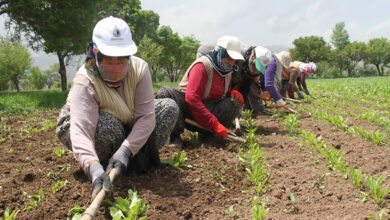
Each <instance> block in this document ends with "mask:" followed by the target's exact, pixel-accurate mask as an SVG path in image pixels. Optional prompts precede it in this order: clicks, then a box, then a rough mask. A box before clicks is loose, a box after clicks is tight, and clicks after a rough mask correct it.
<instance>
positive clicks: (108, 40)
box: [92, 16, 137, 57]
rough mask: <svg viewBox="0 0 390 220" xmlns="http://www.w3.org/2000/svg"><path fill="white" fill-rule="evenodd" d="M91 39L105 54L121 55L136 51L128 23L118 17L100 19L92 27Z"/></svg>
mask: <svg viewBox="0 0 390 220" xmlns="http://www.w3.org/2000/svg"><path fill="white" fill-rule="evenodd" d="M92 41H93V42H95V44H96V47H97V49H98V50H99V51H100V52H101V53H102V54H104V55H106V56H113V57H121V56H130V55H133V54H135V53H137V46H136V45H135V43H134V41H133V39H132V36H131V32H130V28H129V25H127V23H126V22H125V21H124V20H122V19H120V18H115V17H112V16H110V17H107V18H104V19H102V20H100V21H99V22H98V23H97V24H96V25H95V28H94V29H93V34H92Z"/></svg>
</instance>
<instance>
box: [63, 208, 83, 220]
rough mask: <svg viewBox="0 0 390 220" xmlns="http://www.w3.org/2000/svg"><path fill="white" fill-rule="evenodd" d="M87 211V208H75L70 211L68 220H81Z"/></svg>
mask: <svg viewBox="0 0 390 220" xmlns="http://www.w3.org/2000/svg"><path fill="white" fill-rule="evenodd" d="M85 209H86V208H85V207H80V206H79V205H76V206H74V207H73V208H71V209H69V211H68V213H67V217H66V220H80V219H81V217H82V214H83V212H84V211H85Z"/></svg>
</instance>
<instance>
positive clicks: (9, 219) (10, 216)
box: [0, 208, 20, 220]
mask: <svg viewBox="0 0 390 220" xmlns="http://www.w3.org/2000/svg"><path fill="white" fill-rule="evenodd" d="M19 212H20V210H19V209H14V210H13V211H12V212H11V213H9V209H8V208H6V209H5V210H4V220H14V219H16V216H17V215H18V213H19ZM0 220H2V218H0Z"/></svg>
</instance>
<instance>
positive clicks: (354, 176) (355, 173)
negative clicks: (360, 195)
mask: <svg viewBox="0 0 390 220" xmlns="http://www.w3.org/2000/svg"><path fill="white" fill-rule="evenodd" d="M350 177H351V180H352V183H353V185H354V186H355V187H357V188H359V189H360V188H361V186H362V180H363V178H364V177H365V175H364V174H363V173H362V169H361V168H359V169H354V168H351V169H350Z"/></svg>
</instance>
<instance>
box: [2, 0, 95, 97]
mask: <svg viewBox="0 0 390 220" xmlns="http://www.w3.org/2000/svg"><path fill="white" fill-rule="evenodd" d="M98 3H99V2H98ZM98 3H96V2H95V1H93V0H84V1H79V0H66V1H63V0H13V1H10V3H9V6H8V15H9V17H10V23H14V24H16V28H15V34H14V37H16V38H17V37H18V36H21V35H22V34H21V33H24V36H25V38H26V39H27V41H28V43H29V46H30V47H31V48H33V49H34V50H36V51H38V50H40V49H43V50H44V51H45V52H46V53H55V54H57V57H58V61H59V64H60V69H59V73H60V75H61V84H62V90H66V89H67V88H66V85H67V76H66V67H65V64H66V62H65V61H66V59H67V58H68V57H69V56H71V55H74V54H81V53H83V52H84V51H85V47H86V43H87V42H88V41H90V39H91V35H92V28H93V24H94V23H95V22H96V8H97V6H96V5H97V4H98Z"/></svg>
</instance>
